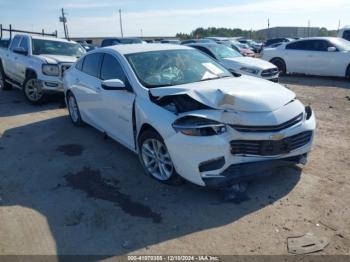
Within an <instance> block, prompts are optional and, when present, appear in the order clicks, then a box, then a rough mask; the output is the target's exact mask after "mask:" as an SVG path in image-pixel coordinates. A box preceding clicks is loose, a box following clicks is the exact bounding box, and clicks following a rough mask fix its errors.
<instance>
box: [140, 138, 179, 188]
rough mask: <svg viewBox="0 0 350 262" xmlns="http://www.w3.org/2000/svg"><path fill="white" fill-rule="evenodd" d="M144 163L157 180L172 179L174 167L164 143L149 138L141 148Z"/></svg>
mask: <svg viewBox="0 0 350 262" xmlns="http://www.w3.org/2000/svg"><path fill="white" fill-rule="evenodd" d="M141 156H142V161H143V164H144V166H145V168H146V169H147V171H148V172H149V173H150V174H151V175H152V176H153V177H154V178H156V179H158V180H161V181H166V180H169V179H170V178H171V175H172V174H173V171H174V166H173V163H172V161H171V158H170V155H169V153H168V150H167V148H166V146H165V145H164V143H163V142H161V141H159V140H158V139H154V138H149V139H146V140H145V141H144V143H143V144H142V148H141Z"/></svg>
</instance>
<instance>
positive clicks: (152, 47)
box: [101, 44, 191, 55]
mask: <svg viewBox="0 0 350 262" xmlns="http://www.w3.org/2000/svg"><path fill="white" fill-rule="evenodd" d="M101 49H109V50H115V51H117V52H119V53H121V54H123V55H127V54H134V53H143V52H152V51H164V50H190V49H191V48H190V47H188V46H184V45H172V44H127V45H113V46H106V47H103V48H101Z"/></svg>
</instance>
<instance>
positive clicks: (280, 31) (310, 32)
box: [256, 26, 320, 39]
mask: <svg viewBox="0 0 350 262" xmlns="http://www.w3.org/2000/svg"><path fill="white" fill-rule="evenodd" d="M319 33H320V28H319V27H287V26H279V27H271V28H266V29H261V30H258V31H256V36H257V38H259V39H269V38H279V37H290V38H300V37H313V36H319Z"/></svg>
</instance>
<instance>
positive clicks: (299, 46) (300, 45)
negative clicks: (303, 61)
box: [286, 41, 309, 50]
mask: <svg viewBox="0 0 350 262" xmlns="http://www.w3.org/2000/svg"><path fill="white" fill-rule="evenodd" d="M286 49H291V50H309V41H298V42H294V43H291V44H288V45H287V46H286Z"/></svg>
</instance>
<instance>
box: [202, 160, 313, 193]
mask: <svg viewBox="0 0 350 262" xmlns="http://www.w3.org/2000/svg"><path fill="white" fill-rule="evenodd" d="M306 160H307V154H303V155H300V156H295V157H289V158H283V159H274V160H267V161H260V162H252V163H243V164H237V165H232V166H230V167H228V168H227V169H226V170H225V171H224V172H222V173H221V174H220V176H216V177H205V178H203V181H204V183H205V185H206V186H207V187H211V188H222V187H225V186H228V185H233V184H236V183H239V182H242V181H248V180H251V179H253V178H254V179H255V178H257V177H263V176H267V175H269V174H270V171H273V170H276V169H277V168H281V167H285V166H290V165H296V164H300V163H303V164H304V163H305V162H306Z"/></svg>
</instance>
